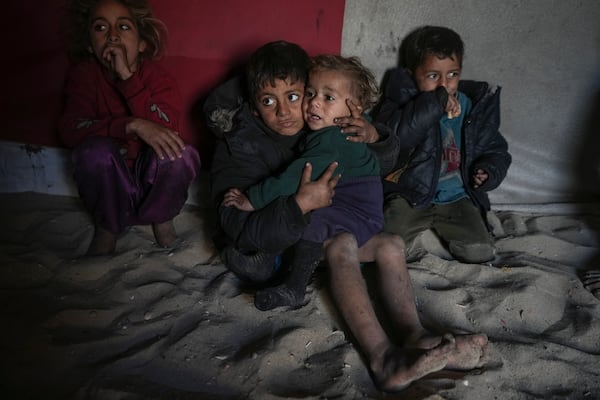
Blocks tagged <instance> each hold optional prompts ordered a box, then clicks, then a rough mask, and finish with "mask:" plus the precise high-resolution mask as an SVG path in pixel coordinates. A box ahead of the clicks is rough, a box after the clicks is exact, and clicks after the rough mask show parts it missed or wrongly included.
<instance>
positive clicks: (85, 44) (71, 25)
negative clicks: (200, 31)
mask: <svg viewBox="0 0 600 400" xmlns="http://www.w3.org/2000/svg"><path fill="white" fill-rule="evenodd" d="M100 1H102V0H71V1H70V2H69V3H68V4H67V15H66V16H67V20H66V24H67V25H66V32H67V34H68V38H69V42H70V46H69V55H70V57H71V58H72V59H73V60H74V61H79V60H83V59H86V58H88V57H91V56H92V55H91V54H90V52H89V51H88V48H89V47H90V45H91V42H90V33H89V29H90V23H91V21H90V18H91V14H92V12H93V10H94V8H95V7H96V5H97V4H98V3H99V2H100ZM117 1H118V2H119V3H121V4H123V5H124V6H125V7H127V8H128V9H129V11H130V12H131V15H132V17H133V22H134V24H135V26H136V28H137V30H138V32H139V35H140V39H142V40H143V41H145V42H146V50H144V52H143V53H142V54H141V55H142V56H143V57H148V58H151V59H156V58H159V57H160V56H162V55H163V53H164V50H165V46H166V40H167V27H166V25H165V24H164V23H163V22H162V21H161V20H159V19H157V18H155V17H154V16H153V14H152V8H151V7H150V5H149V4H148V2H147V1H146V0H117Z"/></svg>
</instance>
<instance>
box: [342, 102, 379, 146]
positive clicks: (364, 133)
mask: <svg viewBox="0 0 600 400" xmlns="http://www.w3.org/2000/svg"><path fill="white" fill-rule="evenodd" d="M346 104H347V105H348V109H349V110H350V115H349V116H346V117H337V118H335V119H334V120H333V122H335V123H336V124H337V125H338V126H339V127H340V128H341V129H342V133H343V134H345V135H346V139H347V140H349V141H351V142H356V143H359V142H364V143H375V142H376V141H377V140H379V134H378V133H377V129H375V127H374V126H373V124H371V123H370V122H369V121H367V120H366V119H365V118H364V117H363V115H362V112H363V109H362V107H360V106H358V105H356V104H354V102H353V101H352V100H350V99H347V100H346Z"/></svg>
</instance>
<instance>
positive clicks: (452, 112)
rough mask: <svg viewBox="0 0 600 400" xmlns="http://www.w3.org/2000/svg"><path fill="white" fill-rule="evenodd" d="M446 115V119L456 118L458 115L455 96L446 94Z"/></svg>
mask: <svg viewBox="0 0 600 400" xmlns="http://www.w3.org/2000/svg"><path fill="white" fill-rule="evenodd" d="M444 111H446V112H447V113H448V118H450V119H452V118H456V117H458V116H459V115H460V112H461V110H460V103H459V102H458V99H457V98H456V94H453V95H452V94H448V102H447V103H446V108H445V109H444Z"/></svg>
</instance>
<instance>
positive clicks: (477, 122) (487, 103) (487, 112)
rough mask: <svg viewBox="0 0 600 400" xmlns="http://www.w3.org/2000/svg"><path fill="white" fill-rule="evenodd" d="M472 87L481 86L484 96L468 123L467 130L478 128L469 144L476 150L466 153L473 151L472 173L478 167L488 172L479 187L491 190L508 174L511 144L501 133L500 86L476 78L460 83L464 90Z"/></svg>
mask: <svg viewBox="0 0 600 400" xmlns="http://www.w3.org/2000/svg"><path fill="white" fill-rule="evenodd" d="M471 86H473V87H479V88H482V89H480V90H481V91H483V95H481V99H480V100H479V101H478V102H477V103H476V107H477V108H476V109H474V110H473V111H472V112H471V115H472V116H473V120H472V121H468V123H469V124H470V125H472V126H470V127H467V128H466V129H465V130H466V131H467V133H468V130H469V129H471V128H475V129H476V130H477V132H476V135H475V136H474V137H475V138H476V140H473V143H470V144H467V146H468V147H469V148H472V149H473V150H472V151H471V152H467V155H470V154H472V160H468V163H467V165H469V166H470V171H469V173H470V174H471V175H473V174H474V173H475V171H477V170H478V169H483V170H484V171H486V172H487V173H488V179H487V181H486V182H485V183H484V184H483V185H482V186H481V187H480V188H479V190H482V191H486V192H489V191H491V190H493V189H495V188H497V187H498V186H499V185H500V183H502V181H503V180H504V178H505V177H506V174H507V172H508V168H509V166H510V164H511V161H512V157H511V155H510V154H509V152H508V143H507V141H506V139H505V138H504V137H503V136H502V134H501V133H500V130H499V128H500V87H495V88H490V87H489V85H487V84H485V85H483V86H482V85H481V84H480V83H477V82H473V81H465V82H463V83H461V90H463V91H464V92H465V93H469V92H471ZM471 137H473V136H471V135H469V134H467V135H466V138H467V140H471Z"/></svg>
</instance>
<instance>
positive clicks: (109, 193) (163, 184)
mask: <svg viewBox="0 0 600 400" xmlns="http://www.w3.org/2000/svg"><path fill="white" fill-rule="evenodd" d="M72 160H73V171H74V172H73V175H74V178H75V182H76V183H77V187H78V189H79V195H80V197H81V199H82V201H83V204H84V206H85V207H86V208H87V209H88V211H89V212H90V213H91V215H92V219H93V220H94V223H95V224H96V225H100V226H102V227H103V228H105V229H107V230H109V231H110V232H112V233H114V234H119V233H122V232H123V231H124V230H125V229H126V228H127V227H129V226H133V225H146V224H150V223H162V222H166V221H169V220H171V219H173V218H174V217H175V216H177V215H178V214H179V212H180V211H181V209H182V208H183V205H184V204H185V201H186V200H187V196H188V189H189V187H190V184H191V183H192V182H193V181H194V179H195V178H196V173H197V171H198V169H199V168H200V157H199V155H198V152H197V151H196V149H194V148H193V147H192V146H186V148H185V150H184V151H183V152H182V158H180V159H176V160H175V161H171V160H169V159H165V160H159V159H158V157H156V153H155V152H154V150H153V149H152V148H151V147H149V146H143V148H142V150H141V152H140V155H139V156H138V158H137V159H136V162H135V165H134V167H133V168H129V167H128V166H127V164H126V163H125V159H124V158H123V156H122V155H121V153H120V147H119V145H118V144H117V143H116V142H115V141H114V140H113V139H111V138H107V137H103V136H94V137H89V138H87V139H85V140H84V141H83V142H82V143H81V144H79V146H77V147H76V148H75V149H73V154H72Z"/></svg>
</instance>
